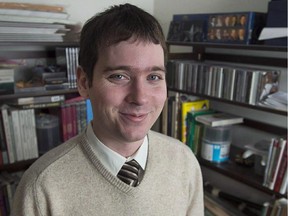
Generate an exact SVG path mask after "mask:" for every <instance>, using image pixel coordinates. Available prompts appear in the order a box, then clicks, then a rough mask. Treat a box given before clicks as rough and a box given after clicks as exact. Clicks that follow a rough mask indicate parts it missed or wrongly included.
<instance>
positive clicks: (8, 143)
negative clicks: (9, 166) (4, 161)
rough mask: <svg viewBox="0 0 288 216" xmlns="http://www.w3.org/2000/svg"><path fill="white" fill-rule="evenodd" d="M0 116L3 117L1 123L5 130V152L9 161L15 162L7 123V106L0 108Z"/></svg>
mask: <svg viewBox="0 0 288 216" xmlns="http://www.w3.org/2000/svg"><path fill="white" fill-rule="evenodd" d="M2 118H3V125H4V131H5V138H6V146H7V152H8V159H9V163H14V162H15V156H14V154H13V150H12V149H13V147H12V145H13V143H12V135H11V131H10V123H9V117H8V110H7V108H2Z"/></svg>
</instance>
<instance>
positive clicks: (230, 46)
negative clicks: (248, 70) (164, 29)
mask: <svg viewBox="0 0 288 216" xmlns="http://www.w3.org/2000/svg"><path fill="white" fill-rule="evenodd" d="M167 45H168V46H185V47H187V46H191V47H198V48H200V47H201V48H203V49H206V48H221V49H238V50H241V49H244V50H259V51H277V52H287V47H286V46H267V45H263V44H249V45H248V44H224V43H207V42H197V43H187V42H169V41H167Z"/></svg>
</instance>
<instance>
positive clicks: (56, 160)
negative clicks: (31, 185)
mask: <svg viewBox="0 0 288 216" xmlns="http://www.w3.org/2000/svg"><path fill="white" fill-rule="evenodd" d="M81 137H82V135H80V136H76V137H74V138H72V139H70V140H68V141H66V142H64V143H62V144H60V145H59V146H57V147H55V148H53V149H51V150H50V151H48V152H46V153H45V154H44V155H42V156H41V157H40V158H38V159H37V160H36V161H35V162H34V163H33V164H32V165H31V166H30V167H29V168H28V170H26V172H25V175H26V176H29V179H33V178H34V179H35V180H36V179H37V178H38V177H39V176H40V175H41V174H45V172H49V170H50V169H51V168H52V167H59V166H58V164H65V160H67V159H68V158H71V157H69V155H71V154H73V152H75V151H78V150H77V149H79V148H78V147H79V139H81Z"/></svg>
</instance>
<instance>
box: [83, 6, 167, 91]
mask: <svg viewBox="0 0 288 216" xmlns="http://www.w3.org/2000/svg"><path fill="white" fill-rule="evenodd" d="M130 38H133V39H135V40H137V39H140V40H143V41H145V42H152V43H154V44H160V45H161V46H162V48H163V51H164V60H165V62H166V61H167V47H166V42H165V36H164V34H163V30H162V28H161V26H160V24H159V22H158V21H157V20H156V18H155V17H153V16H152V15H151V14H149V13H147V12H146V11H144V10H142V9H140V8H138V7H136V6H134V5H131V4H122V5H118V6H112V7H110V8H109V9H107V10H106V11H104V12H102V13H98V14H96V15H95V16H93V17H92V18H90V19H89V20H88V21H87V22H86V23H85V24H84V26H83V28H82V31H81V37H80V51H79V65H80V66H81V67H82V68H83V70H84V71H85V73H86V74H87V77H88V82H89V85H90V86H91V85H92V79H93V68H94V66H95V64H96V62H97V60H98V58H99V55H100V53H99V52H100V49H102V48H105V47H109V46H111V45H114V44H117V43H119V42H121V41H126V40H129V39H130Z"/></svg>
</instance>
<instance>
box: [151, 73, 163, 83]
mask: <svg viewBox="0 0 288 216" xmlns="http://www.w3.org/2000/svg"><path fill="white" fill-rule="evenodd" d="M162 79H163V76H161V75H157V74H151V75H149V76H148V80H152V81H153V80H155V81H156V80H162Z"/></svg>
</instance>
